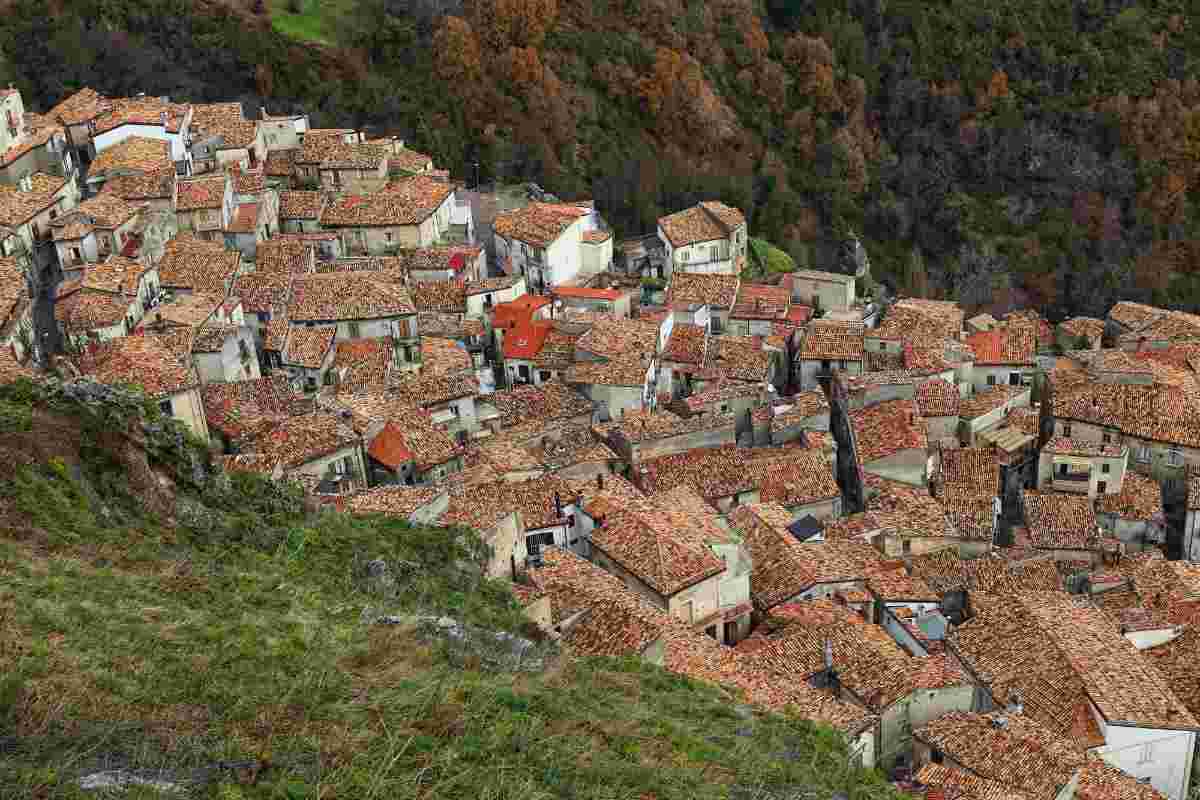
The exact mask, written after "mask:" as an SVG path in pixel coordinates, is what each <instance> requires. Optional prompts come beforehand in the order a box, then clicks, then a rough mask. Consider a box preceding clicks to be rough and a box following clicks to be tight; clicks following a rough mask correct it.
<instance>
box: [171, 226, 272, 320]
mask: <svg viewBox="0 0 1200 800" xmlns="http://www.w3.org/2000/svg"><path fill="white" fill-rule="evenodd" d="M238 261H239V256H238V253H237V251H236V250H226V249H225V246H224V245H223V244H222V243H220V242H206V241H203V240H201V239H196V238H195V237H190V236H179V237H176V238H174V239H171V240H170V241H168V242H167V244H166V247H165V248H164V249H163V257H162V260H160V261H159V262H158V280H159V283H160V284H161V285H162V286H164V287H167V288H177V289H190V290H192V291H196V292H210V293H216V294H224V293H225V290H226V282H227V281H229V280H230V279H232V278H233V275H234V273H235V272H236V271H237V268H238ZM247 310H250V309H249V308H247Z"/></svg>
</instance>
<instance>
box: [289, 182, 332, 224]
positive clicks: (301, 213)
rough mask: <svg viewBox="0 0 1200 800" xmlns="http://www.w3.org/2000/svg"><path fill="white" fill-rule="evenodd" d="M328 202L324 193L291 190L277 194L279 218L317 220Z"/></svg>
mask: <svg viewBox="0 0 1200 800" xmlns="http://www.w3.org/2000/svg"><path fill="white" fill-rule="evenodd" d="M327 201H328V198H327V196H326V195H325V193H324V192H307V191H300V190H296V189H293V190H291V191H287V192H280V193H279V218H280V219H281V220H284V219H317V218H318V217H320V216H321V210H322V209H323V208H325V203H326V202H327Z"/></svg>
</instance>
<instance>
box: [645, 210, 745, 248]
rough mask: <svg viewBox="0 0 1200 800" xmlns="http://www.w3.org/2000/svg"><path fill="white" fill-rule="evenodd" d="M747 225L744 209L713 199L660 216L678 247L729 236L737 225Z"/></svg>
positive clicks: (661, 226) (664, 228) (667, 234)
mask: <svg viewBox="0 0 1200 800" xmlns="http://www.w3.org/2000/svg"><path fill="white" fill-rule="evenodd" d="M744 224H746V217H745V215H743V214H742V212H741V211H739V210H738V209H736V208H733V207H732V206H727V205H725V204H724V203H720V202H717V201H712V200H710V201H706V202H702V203H698V204H696V205H694V206H692V207H691V208H685V209H684V210H683V211H677V212H675V213H674V214H669V215H667V216H665V217H659V219H658V225H659V227H660V228H662V231H663V233H664V234H666V236H667V239H668V240H669V241H670V242H671V245H672V246H674V247H686V246H688V245H691V244H698V243H700V242H711V241H715V240H717V239H728V238H729V236H730V235H731V234H732V233H733V231H734V229H735V228H737V227H739V226H741V225H744Z"/></svg>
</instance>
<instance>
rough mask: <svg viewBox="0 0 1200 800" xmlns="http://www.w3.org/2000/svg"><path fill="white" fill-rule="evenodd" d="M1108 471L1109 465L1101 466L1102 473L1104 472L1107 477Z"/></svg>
mask: <svg viewBox="0 0 1200 800" xmlns="http://www.w3.org/2000/svg"><path fill="white" fill-rule="evenodd" d="M1108 470H1109V465H1108V464H1101V465H1100V471H1101V472H1103V473H1104V474H1105V475H1107V474H1108Z"/></svg>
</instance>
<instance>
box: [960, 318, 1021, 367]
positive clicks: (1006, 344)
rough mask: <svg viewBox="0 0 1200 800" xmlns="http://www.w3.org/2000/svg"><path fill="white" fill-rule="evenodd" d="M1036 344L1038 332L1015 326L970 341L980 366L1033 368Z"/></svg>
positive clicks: (969, 337)
mask: <svg viewBox="0 0 1200 800" xmlns="http://www.w3.org/2000/svg"><path fill="white" fill-rule="evenodd" d="M1037 344H1038V342H1037V329H1036V328H1034V327H1033V326H1031V325H1025V324H1016V323H1007V324H1004V325H1001V326H999V327H996V328H992V329H991V330H990V331H983V332H981V333H975V334H972V335H971V336H968V337H967V345H968V346H969V347H970V348H971V350H972V351H974V353H975V364H976V365H978V366H1010V365H1011V366H1033V363H1034V358H1035V357H1036V356H1037Z"/></svg>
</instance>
